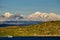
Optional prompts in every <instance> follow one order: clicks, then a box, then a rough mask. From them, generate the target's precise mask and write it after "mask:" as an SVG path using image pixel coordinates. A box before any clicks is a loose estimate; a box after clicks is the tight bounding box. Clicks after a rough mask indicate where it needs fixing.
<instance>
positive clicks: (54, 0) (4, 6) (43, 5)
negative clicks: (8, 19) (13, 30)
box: [0, 0, 60, 15]
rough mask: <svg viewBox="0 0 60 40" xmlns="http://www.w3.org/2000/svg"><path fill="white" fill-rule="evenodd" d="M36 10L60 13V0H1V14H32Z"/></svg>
mask: <svg viewBox="0 0 60 40" xmlns="http://www.w3.org/2000/svg"><path fill="white" fill-rule="evenodd" d="M36 11H40V12H48V13H51V12H53V13H57V14H60V0H0V14H3V13H5V12H11V13H13V14H15V13H17V14H19V13H20V14H25V15H27V14H30V13H34V12H36Z"/></svg>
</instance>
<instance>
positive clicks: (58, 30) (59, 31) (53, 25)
mask: <svg viewBox="0 0 60 40" xmlns="http://www.w3.org/2000/svg"><path fill="white" fill-rule="evenodd" d="M40 35H60V21H50V22H44V23H42V24H36V25H31V26H8V27H1V28H0V36H40Z"/></svg>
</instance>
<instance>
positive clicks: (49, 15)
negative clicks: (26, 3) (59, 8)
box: [0, 12, 60, 21]
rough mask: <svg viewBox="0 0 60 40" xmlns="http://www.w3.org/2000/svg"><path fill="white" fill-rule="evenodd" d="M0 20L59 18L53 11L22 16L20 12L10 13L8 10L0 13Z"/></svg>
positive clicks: (46, 19)
mask: <svg viewBox="0 0 60 40" xmlns="http://www.w3.org/2000/svg"><path fill="white" fill-rule="evenodd" d="M1 20H27V21H28V20H35V21H51V20H60V15H57V14H55V13H41V12H35V13H32V14H30V15H27V16H24V15H21V14H11V13H9V12H7V13H5V14H3V15H0V21H1Z"/></svg>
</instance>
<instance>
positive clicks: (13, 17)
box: [0, 12, 24, 21]
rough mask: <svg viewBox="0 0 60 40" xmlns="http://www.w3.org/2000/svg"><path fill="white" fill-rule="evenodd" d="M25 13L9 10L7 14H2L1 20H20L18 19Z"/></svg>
mask: <svg viewBox="0 0 60 40" xmlns="http://www.w3.org/2000/svg"><path fill="white" fill-rule="evenodd" d="M23 18H24V15H21V14H11V13H9V12H6V13H5V14H2V15H0V19H1V20H0V21H3V20H18V19H23Z"/></svg>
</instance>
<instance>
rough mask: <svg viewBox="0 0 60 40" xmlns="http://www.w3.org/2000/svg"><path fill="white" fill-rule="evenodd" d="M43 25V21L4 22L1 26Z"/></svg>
mask: <svg viewBox="0 0 60 40" xmlns="http://www.w3.org/2000/svg"><path fill="white" fill-rule="evenodd" d="M38 23H42V21H4V22H1V23H0V27H1V26H28V25H33V24H38Z"/></svg>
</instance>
